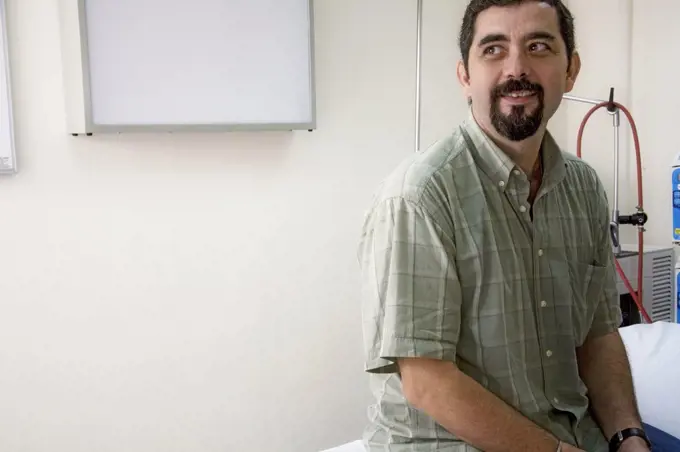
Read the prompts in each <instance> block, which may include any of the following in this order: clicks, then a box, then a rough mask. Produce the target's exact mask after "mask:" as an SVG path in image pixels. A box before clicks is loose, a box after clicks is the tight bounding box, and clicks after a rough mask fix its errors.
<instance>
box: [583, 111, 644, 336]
mask: <svg viewBox="0 0 680 452" xmlns="http://www.w3.org/2000/svg"><path fill="white" fill-rule="evenodd" d="M610 105H614V106H616V107H617V108H619V109H620V110H621V111H622V112H623V113H624V114H625V115H626V117H627V118H628V122H629V123H630V128H631V129H632V131H633V140H634V141H635V159H636V162H637V188H638V207H639V208H640V209H642V207H643V204H642V162H641V159H640V140H639V139H638V132H637V127H636V126H635V120H634V119H633V116H632V115H631V114H630V112H629V111H628V109H627V108H626V107H624V106H623V105H621V104H619V103H618V102H602V103H599V104H597V105H595V106H594V107H593V108H591V109H590V111H588V113H587V114H586V116H585V117H584V118H583V121H582V122H581V127H580V128H579V130H578V141H577V144H576V155H577V156H578V157H579V158H581V142H582V140H583V130H584V129H585V127H586V123H587V122H588V119H590V117H591V116H592V114H593V113H595V112H596V111H597V110H599V109H600V108H602V107H608V106H610ZM643 236H644V234H643V228H641V227H640V228H638V275H637V277H638V286H637V287H638V290H637V292H636V291H634V290H633V286H632V285H631V283H630V280H629V279H628V277H626V274H625V273H624V272H623V269H622V268H621V264H620V263H619V260H618V259H615V263H616V271H617V272H618V273H619V275H620V276H621V279H622V280H623V283H624V284H625V285H626V288H627V289H628V291H629V292H630V295H631V297H633V301H635V304H636V305H637V307H638V310H639V311H640V313H641V314H642V316H643V317H644V319H645V320H646V321H647V323H652V318H651V317H650V316H649V314H648V313H647V310H646V309H645V307H644V306H643V305H642V281H643V278H644V276H643V271H642V261H643V251H644V246H643V240H644V238H643Z"/></svg>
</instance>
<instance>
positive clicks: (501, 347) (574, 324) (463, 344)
mask: <svg viewBox="0 0 680 452" xmlns="http://www.w3.org/2000/svg"><path fill="white" fill-rule="evenodd" d="M574 41H575V40H574V26H573V19H572V17H571V14H570V12H569V11H568V10H567V8H566V7H565V6H564V5H563V4H562V2H560V1H559V0H554V1H548V0H546V1H543V2H540V1H536V0H525V1H520V0H514V1H513V0H472V1H471V2H470V4H469V5H468V7H467V10H466V13H465V17H464V19H463V25H462V30H461V34H460V47H461V53H462V61H461V62H460V64H459V66H458V77H459V80H460V82H461V85H462V87H463V89H464V91H465V95H466V96H467V98H468V103H469V105H470V117H469V118H468V120H467V121H466V122H465V123H464V124H463V125H461V127H459V128H458V129H456V130H455V132H454V133H453V134H452V135H451V136H450V137H448V138H446V139H444V140H442V141H440V142H438V143H436V144H435V145H433V146H432V147H431V148H430V149H428V150H426V151H424V152H422V153H419V154H417V155H415V156H414V157H413V158H412V159H409V160H408V161H406V162H404V164H403V165H401V166H400V167H399V168H398V169H397V170H396V171H395V172H394V173H393V174H392V175H391V176H390V177H388V178H387V179H386V180H385V181H384V182H383V184H382V185H381V187H380V189H379V191H378V193H377V196H376V199H375V201H374V204H373V205H372V207H371V209H370V211H369V213H368V215H367V217H366V221H365V224H364V227H363V231H362V236H361V242H360V247H359V254H360V260H361V268H362V281H363V292H364V311H363V312H364V328H365V329H364V336H365V346H366V353H367V361H366V370H367V371H368V372H369V373H370V375H371V377H370V378H371V388H372V391H373V394H374V395H375V397H376V403H375V404H374V405H373V406H372V408H371V410H370V421H371V422H370V426H369V428H368V429H367V431H366V433H365V435H364V444H365V445H366V448H367V450H370V451H393V452H406V451H409V452H420V451H449V452H454V451H476V450H482V451H487V452H494V451H522V452H532V451H546V452H548V451H556V450H562V451H565V452H568V451H577V450H585V451H589V452H592V451H596V452H597V451H607V450H609V449H608V443H609V442H610V439H612V438H614V439H613V440H612V442H614V443H616V442H617V441H618V440H616V438H617V436H618V435H619V433H621V435H622V436H623V438H624V439H623V441H618V442H619V443H620V444H618V443H617V444H615V446H616V448H617V450H619V451H624V452H627V451H648V450H650V449H649V447H648V443H647V441H646V438H645V435H644V431H643V425H642V424H641V422H640V417H639V414H638V410H637V407H636V402H635V398H634V394H633V387H632V382H631V374H630V369H629V363H628V360H627V357H626V352H625V348H624V346H623V344H622V341H621V338H620V336H619V333H618V327H619V325H620V324H621V312H620V309H619V300H618V295H617V290H616V275H615V271H614V265H613V255H612V248H611V243H610V236H609V214H608V211H609V207H608V202H607V198H606V194H605V190H604V188H603V186H602V184H601V182H600V179H599V178H598V176H597V174H596V173H595V172H594V171H593V169H592V168H591V167H590V166H588V165H587V164H586V163H585V162H583V161H580V160H578V159H576V158H575V157H573V156H571V155H569V154H566V153H562V152H561V151H560V150H559V148H558V146H557V144H556V143H555V141H554V140H553V138H552V137H551V136H550V134H549V133H548V132H547V131H546V126H547V123H548V120H549V119H550V118H551V117H552V116H553V115H554V113H555V112H556V110H557V109H558V106H559V105H560V102H561V100H562V96H563V94H564V93H565V92H569V91H570V90H571V89H572V87H573V86H574V83H575V81H576V78H577V76H578V73H579V69H580V61H579V56H578V54H577V53H576V52H575V50H574V47H575V45H574Z"/></svg>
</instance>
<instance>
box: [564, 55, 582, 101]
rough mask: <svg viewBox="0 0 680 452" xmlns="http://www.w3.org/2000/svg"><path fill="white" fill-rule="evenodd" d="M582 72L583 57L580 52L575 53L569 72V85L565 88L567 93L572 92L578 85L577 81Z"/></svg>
mask: <svg viewBox="0 0 680 452" xmlns="http://www.w3.org/2000/svg"><path fill="white" fill-rule="evenodd" d="M579 72H581V56H580V55H579V54H578V52H574V53H573V55H572V56H571V62H570V64H569V70H568V71H567V83H566V86H565V92H567V93H568V92H571V90H572V89H574V85H575V84H576V79H577V78H578V74H579Z"/></svg>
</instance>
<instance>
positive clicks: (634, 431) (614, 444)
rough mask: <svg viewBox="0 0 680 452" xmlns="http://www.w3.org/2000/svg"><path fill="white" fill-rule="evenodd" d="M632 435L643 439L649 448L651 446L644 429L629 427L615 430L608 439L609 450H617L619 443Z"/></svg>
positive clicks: (612, 451) (611, 451)
mask: <svg viewBox="0 0 680 452" xmlns="http://www.w3.org/2000/svg"><path fill="white" fill-rule="evenodd" d="M633 436H638V437H640V438H642V439H644V440H645V442H646V443H647V445H648V446H649V448H650V449H651V448H652V443H651V442H650V441H649V438H648V437H647V434H646V433H645V431H644V430H642V429H641V428H636V427H631V428H626V429H623V430H621V431H619V432H616V433H615V434H614V436H612V438H611V439H610V440H609V452H617V451H618V450H619V448H620V447H621V444H623V442H624V441H625V440H627V439H628V438H631V437H633Z"/></svg>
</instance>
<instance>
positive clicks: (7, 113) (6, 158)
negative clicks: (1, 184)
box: [0, 0, 17, 174]
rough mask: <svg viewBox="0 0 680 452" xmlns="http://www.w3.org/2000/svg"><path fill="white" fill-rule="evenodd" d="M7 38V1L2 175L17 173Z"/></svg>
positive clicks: (0, 118)
mask: <svg viewBox="0 0 680 452" xmlns="http://www.w3.org/2000/svg"><path fill="white" fill-rule="evenodd" d="M7 36H8V35H7V10H6V7H5V0H0V174H14V173H16V172H17V158H16V150H15V145H14V119H13V117H12V84H11V82H10V76H11V72H10V68H9V43H8V39H7Z"/></svg>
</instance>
